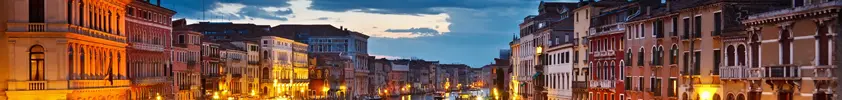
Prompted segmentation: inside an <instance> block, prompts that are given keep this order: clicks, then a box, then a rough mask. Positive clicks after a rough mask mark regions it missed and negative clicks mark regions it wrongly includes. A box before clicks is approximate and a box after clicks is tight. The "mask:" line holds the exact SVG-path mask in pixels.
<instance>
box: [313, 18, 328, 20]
mask: <svg viewBox="0 0 842 100" xmlns="http://www.w3.org/2000/svg"><path fill="white" fill-rule="evenodd" d="M328 19H330V18H328V17H319V18H316V20H328Z"/></svg>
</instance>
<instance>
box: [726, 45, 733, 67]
mask: <svg viewBox="0 0 842 100" xmlns="http://www.w3.org/2000/svg"><path fill="white" fill-rule="evenodd" d="M734 52H735V51H734V46H733V45H729V46H728V47H726V48H725V63H726V64H725V65H726V66H734V62H735V59H734V57H735V56H734Z"/></svg>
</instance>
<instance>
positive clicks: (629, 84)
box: [623, 76, 632, 90]
mask: <svg viewBox="0 0 842 100" xmlns="http://www.w3.org/2000/svg"><path fill="white" fill-rule="evenodd" d="M631 80H632V79H631V77H629V76H626V79H625V81H627V82H623V83H625V87H626V90H631V86H632V85H631V83H632V82H630V81H631Z"/></svg>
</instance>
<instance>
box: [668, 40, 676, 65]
mask: <svg viewBox="0 0 842 100" xmlns="http://www.w3.org/2000/svg"><path fill="white" fill-rule="evenodd" d="M670 64H678V45H675V44H672V49H671V50H670Z"/></svg>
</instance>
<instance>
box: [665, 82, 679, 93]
mask: <svg viewBox="0 0 842 100" xmlns="http://www.w3.org/2000/svg"><path fill="white" fill-rule="evenodd" d="M668 82H669V83H668V84H669V86H667V90H668V92H667V96H669V97H675V96H676V94H678V79H676V78H670V79H669V81H668Z"/></svg>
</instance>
